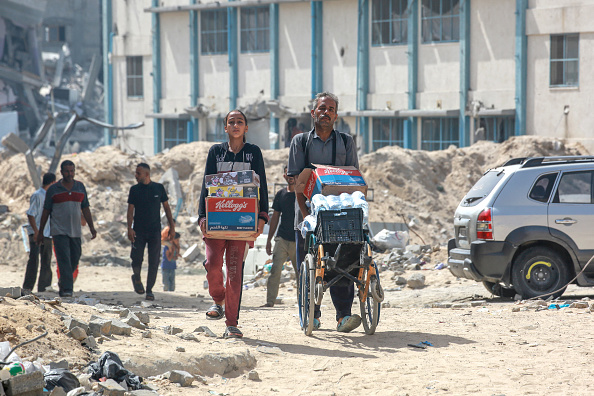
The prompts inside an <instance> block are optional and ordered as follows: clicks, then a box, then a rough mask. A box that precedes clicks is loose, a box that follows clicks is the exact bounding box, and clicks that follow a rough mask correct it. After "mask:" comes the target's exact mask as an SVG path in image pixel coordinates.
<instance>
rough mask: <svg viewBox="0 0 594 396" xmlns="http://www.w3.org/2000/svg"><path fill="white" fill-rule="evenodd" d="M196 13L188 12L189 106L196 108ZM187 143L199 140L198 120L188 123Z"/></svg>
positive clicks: (192, 2)
mask: <svg viewBox="0 0 594 396" xmlns="http://www.w3.org/2000/svg"><path fill="white" fill-rule="evenodd" d="M190 4H196V0H190ZM198 59H199V58H198V11H196V10H190V84H191V86H190V95H191V98H190V106H191V107H196V106H198V97H199V96H200V90H199V81H198V67H199V65H198ZM188 127H189V128H188V143H189V142H193V141H196V140H200V134H199V130H198V119H197V118H196V117H192V118H191V119H190V121H189V122H188Z"/></svg>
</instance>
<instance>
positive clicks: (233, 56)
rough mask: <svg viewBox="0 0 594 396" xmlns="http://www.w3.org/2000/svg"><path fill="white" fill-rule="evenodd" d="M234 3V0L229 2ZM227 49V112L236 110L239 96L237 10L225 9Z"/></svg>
mask: <svg viewBox="0 0 594 396" xmlns="http://www.w3.org/2000/svg"><path fill="white" fill-rule="evenodd" d="M229 1H235V0H229ZM227 31H228V32H229V33H228V36H227V47H228V51H229V111H231V110H234V109H236V108H237V97H238V96H239V89H238V87H239V77H238V69H239V67H238V65H237V61H238V53H237V8H235V7H228V8H227Z"/></svg>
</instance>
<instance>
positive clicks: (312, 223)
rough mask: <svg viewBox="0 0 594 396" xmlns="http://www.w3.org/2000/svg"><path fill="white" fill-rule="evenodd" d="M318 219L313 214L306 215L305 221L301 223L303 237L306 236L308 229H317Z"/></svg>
mask: <svg viewBox="0 0 594 396" xmlns="http://www.w3.org/2000/svg"><path fill="white" fill-rule="evenodd" d="M317 222H318V221H317V219H316V217H314V216H312V215H307V216H305V219H303V222H302V223H300V224H299V226H298V227H299V230H300V231H301V236H303V238H305V235H306V234H307V232H308V231H313V230H315V229H316V224H317Z"/></svg>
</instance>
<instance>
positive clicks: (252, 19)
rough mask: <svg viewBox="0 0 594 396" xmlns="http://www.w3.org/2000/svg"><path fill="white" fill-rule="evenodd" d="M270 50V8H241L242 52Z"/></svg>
mask: <svg viewBox="0 0 594 396" xmlns="http://www.w3.org/2000/svg"><path fill="white" fill-rule="evenodd" d="M268 51H270V8H269V7H268V6H264V7H245V8H243V9H242V10H241V52H268Z"/></svg>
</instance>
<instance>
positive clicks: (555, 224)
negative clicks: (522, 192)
mask: <svg viewBox="0 0 594 396" xmlns="http://www.w3.org/2000/svg"><path fill="white" fill-rule="evenodd" d="M593 177H594V171H590V170H587V171H575V172H563V173H562V174H561V177H560V179H559V182H558V184H557V186H556V190H555V193H554V195H553V199H552V200H551V202H550V204H549V208H548V225H549V229H550V231H551V234H553V235H554V236H557V237H559V238H562V239H568V238H569V240H571V241H573V244H575V246H576V247H577V250H576V252H575V253H576V254H577V256H578V260H579V262H580V266H582V267H583V266H584V265H585V264H586V262H587V261H588V260H589V259H590V257H592V255H593V254H594V233H593V232H592V227H593V226H594V203H593V202H594V200H593V197H594V195H593V194H594V190H593V186H594V179H593ZM588 272H594V265H592V270H591V271H588Z"/></svg>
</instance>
